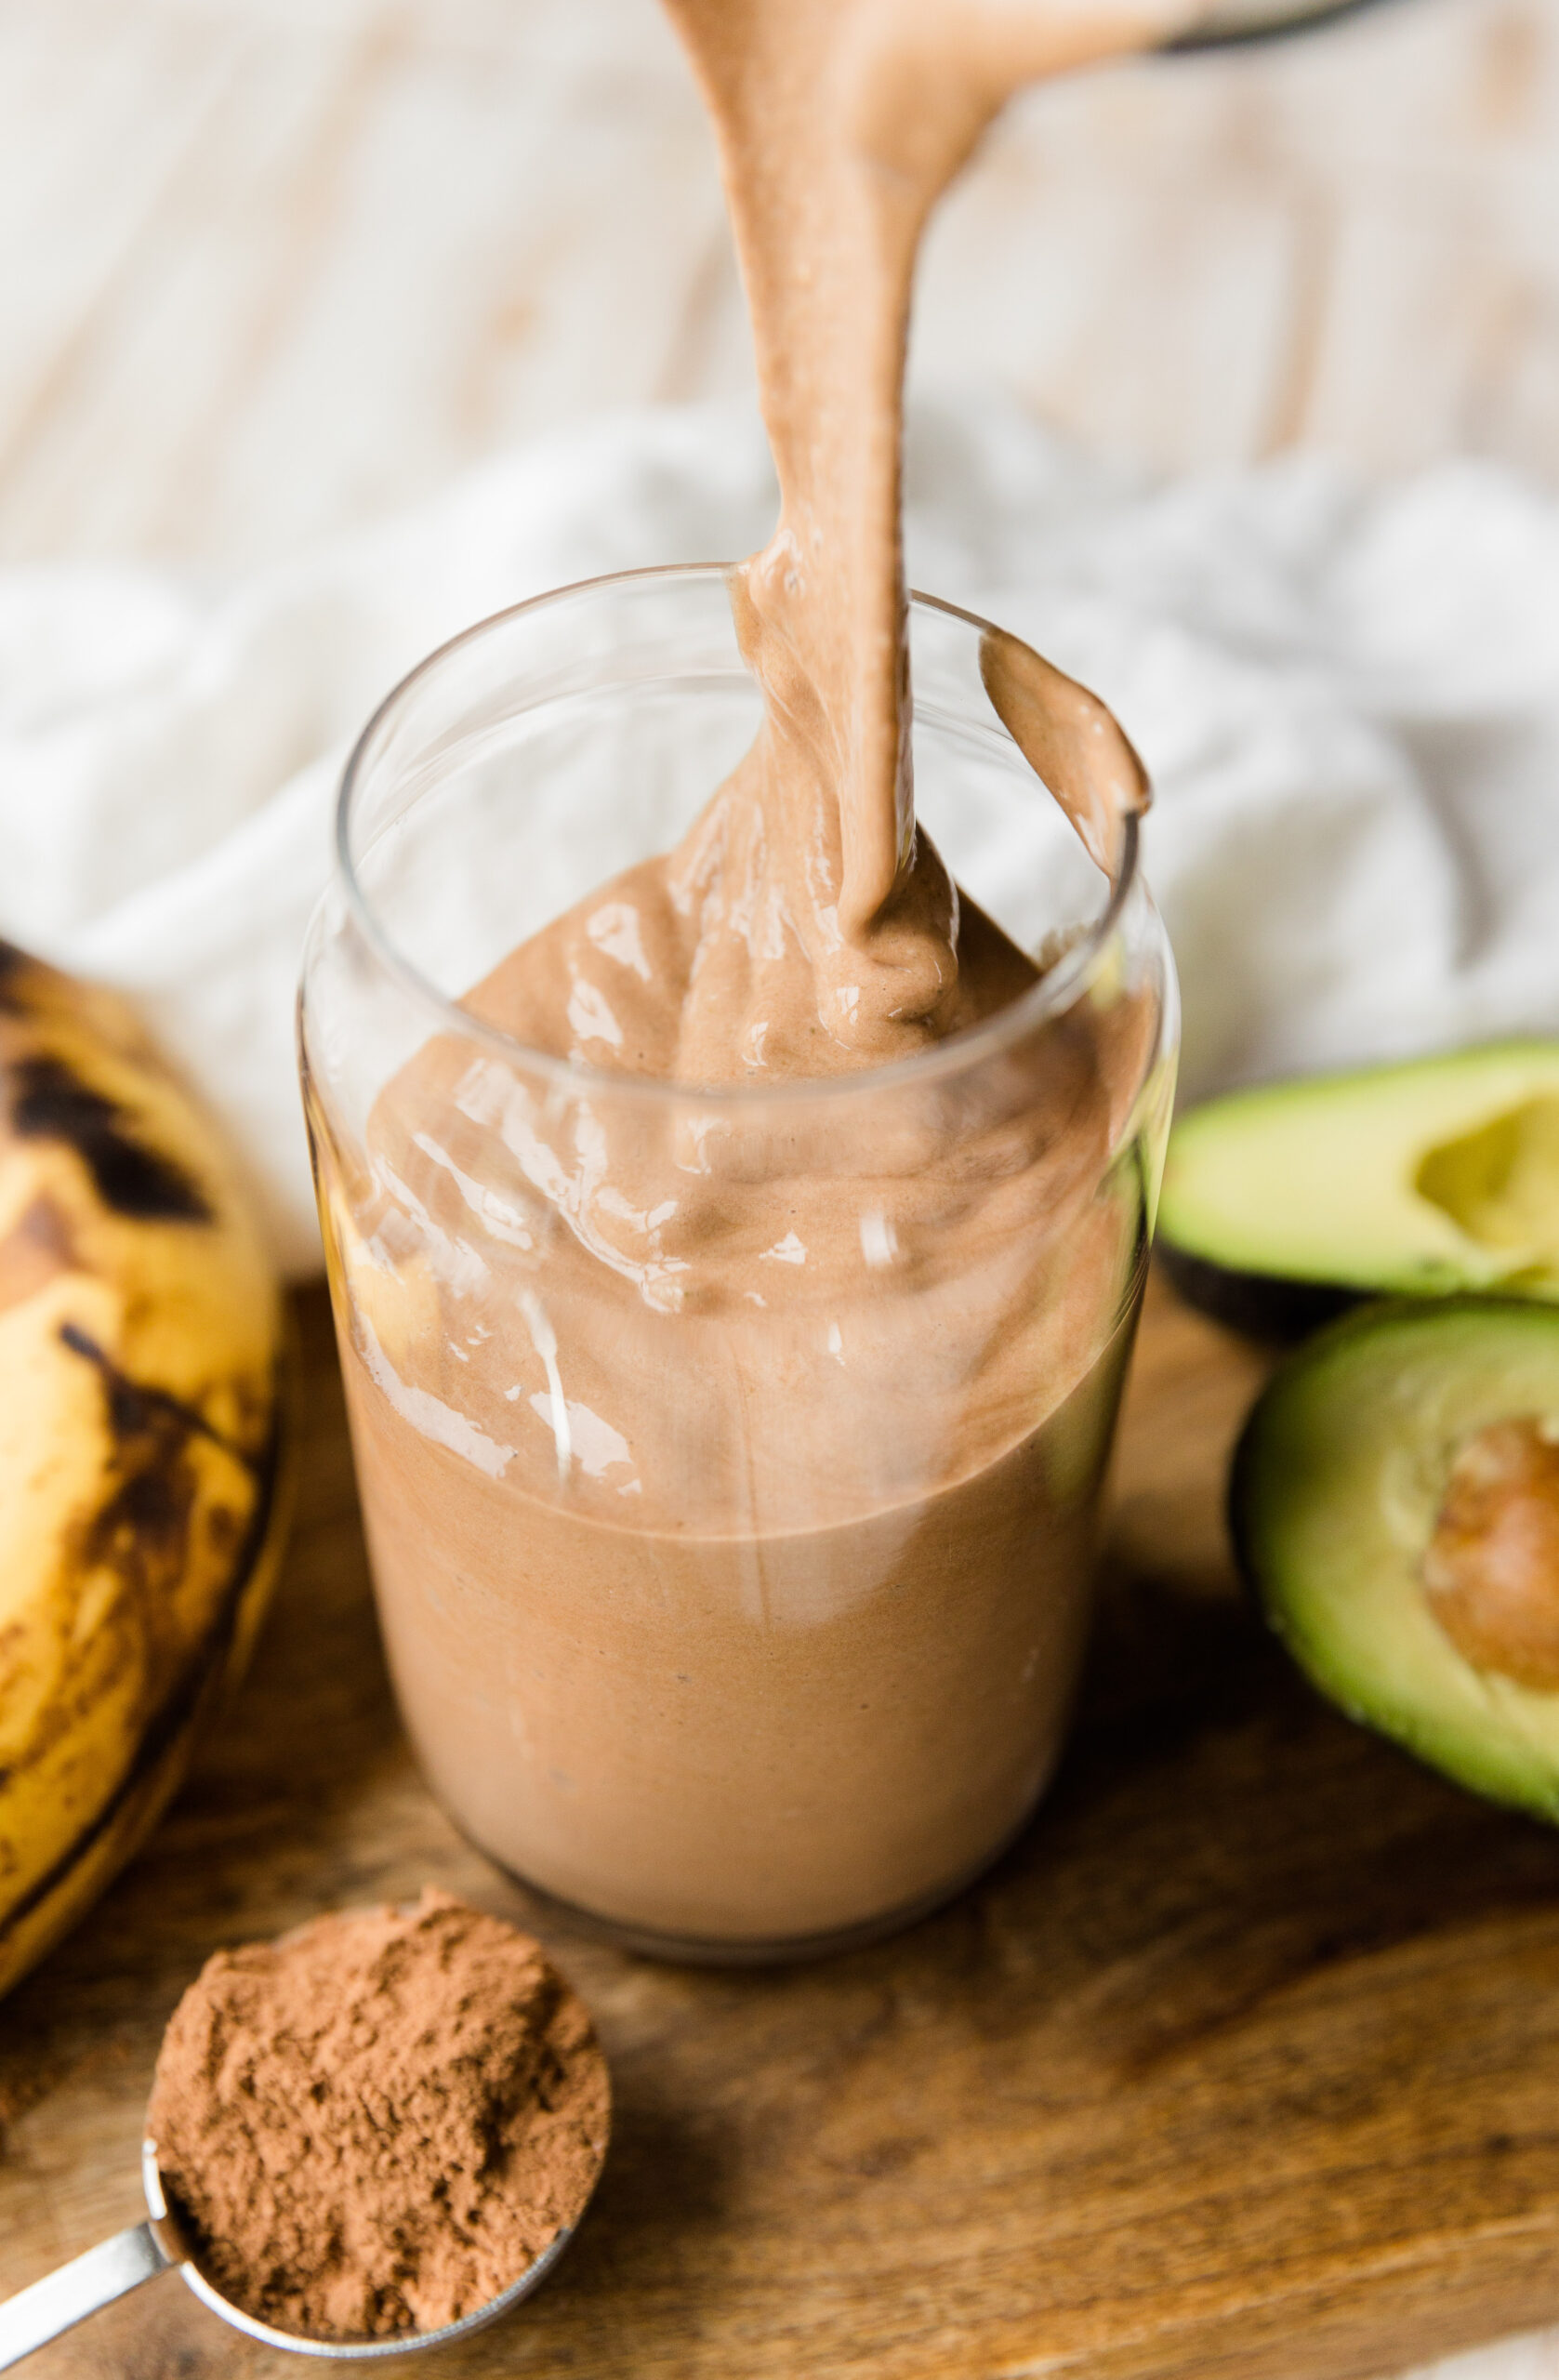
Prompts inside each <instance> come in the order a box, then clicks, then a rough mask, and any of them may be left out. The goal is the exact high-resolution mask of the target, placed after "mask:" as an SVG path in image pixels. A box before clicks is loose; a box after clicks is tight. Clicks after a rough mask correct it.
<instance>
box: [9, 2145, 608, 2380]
mask: <svg viewBox="0 0 1559 2380" xmlns="http://www.w3.org/2000/svg"><path fill="white" fill-rule="evenodd" d="M605 2157H606V2143H605V2141H604V2139H603V2140H602V2142H601V2152H600V2155H599V2156H598V2157H597V2159H596V2167H595V2172H594V2173H593V2174H592V2175H591V2176H590V2187H589V2189H588V2190H587V2191H586V2193H585V2205H588V2202H589V2199H590V2195H591V2193H592V2192H593V2190H594V2188H595V2186H596V2183H597V2182H598V2181H599V2180H600V2178H601V2166H602V2164H603V2163H604V2162H605ZM140 2176H141V2182H142V2185H143V2187H144V2188H145V2191H146V2204H147V2208H148V2210H149V2212H148V2215H147V2220H146V2221H145V2222H144V2223H134V2224H132V2225H131V2226H130V2228H129V2229H128V2230H127V2231H120V2232H117V2233H116V2234H115V2236H114V2237H113V2238H112V2240H104V2241H101V2242H100V2243H99V2245H98V2246H97V2247H96V2248H88V2249H87V2251H86V2254H85V2255H80V2256H77V2257H75V2258H74V2260H73V2262H72V2263H70V2264H68V2265H61V2266H60V2268H59V2271H58V2272H51V2273H47V2274H46V2275H45V2277H44V2279H43V2280H42V2281H34V2282H33V2285H32V2287H31V2288H30V2289H23V2290H19V2291H18V2293H17V2294H16V2295H15V2296H14V2297H7V2299H6V2301H5V2303H4V2304H3V2305H0V2372H4V2371H7V2370H8V2369H9V2367H10V2366H11V2365H12V2364H13V2363H20V2361H21V2360H22V2358H23V2357H24V2356H28V2355H31V2354H33V2351H34V2349H35V2348H37V2347H46V2345H47V2343H48V2341H49V2340H50V2339H57V2338H58V2337H59V2334H60V2333H61V2332H62V2331H69V2330H73V2329H74V2327H75V2325H76V2323H77V2322H83V2321H86V2317H87V2316H88V2314H96V2313H97V2312H98V2311H99V2308H100V2307H104V2306H112V2303H113V2301H114V2299H115V2298H116V2297H124V2296H126V2295H127V2294H129V2292H130V2291H131V2290H132V2289H139V2288H140V2286H141V2284H142V2282H143V2281H155V2280H156V2278H157V2276H158V2274H159V2273H164V2272H170V2271H175V2270H177V2271H178V2274H179V2275H180V2277H181V2278H182V2280H183V2281H185V2283H186V2284H187V2286H188V2287H189V2288H191V2289H192V2290H193V2291H194V2294H195V2295H196V2296H197V2297H198V2298H199V2299H200V2300H201V2302H202V2304H203V2305H205V2306H209V2307H210V2308H211V2311H212V2312H213V2313H214V2314H219V2315H220V2316H221V2318H222V2320H223V2321H224V2322H231V2324H232V2326H233V2328H234V2330H236V2331H246V2332H247V2333H248V2334H249V2336H250V2337H251V2338H252V2339H263V2340H264V2341H265V2344H266V2346H267V2347H285V2348H286V2349H287V2350H288V2352H289V2353H290V2354H292V2355H320V2356H331V2357H334V2358H335V2359H336V2360H337V2361H338V2362H343V2363H366V2362H368V2361H370V2360H371V2359H373V2358H374V2357H376V2356H384V2355H410V2354H411V2353H412V2352H413V2351H414V2349H415V2350H418V2351H420V2350H421V2349H422V2348H424V2347H451V2346H453V2345H454V2343H455V2341H456V2339H463V2338H468V2337H469V2335H470V2334H471V2332H473V2331H481V2330H485V2328H486V2326H487V2324H488V2323H489V2322H495V2321H497V2320H498V2317H499V2316H500V2315H501V2314H507V2313H508V2312H509V2307H511V2306H518V2305H519V2303H520V2300H521V2299H522V2297H528V2296H529V2295H530V2294H531V2292H532V2290H533V2289H538V2288H539V2287H540V2286H541V2283H542V2282H543V2281H545V2280H546V2278H547V2276H548V2273H549V2272H550V2271H551V2269H552V2268H553V2266H554V2265H555V2264H556V2263H557V2261H558V2259H559V2257H560V2256H561V2255H562V2253H563V2250H564V2249H565V2248H566V2247H567V2245H568V2243H569V2241H571V2240H572V2239H573V2237H574V2233H575V2228H577V2224H576V2223H575V2224H571V2225H567V2226H565V2227H564V2228H563V2229H562V2230H561V2231H560V2232H559V2233H558V2236H557V2238H556V2239H555V2240H553V2241H551V2243H550V2244H549V2245H548V2247H545V2248H543V2250H542V2252H541V2254H540V2255H539V2256H537V2257H536V2259H535V2262H534V2263H533V2264H529V2265H527V2266H526V2268H525V2269H524V2271H523V2272H522V2273H521V2274H520V2275H519V2276H518V2278H517V2279H516V2280H514V2281H510V2282H509V2286H508V2288H507V2289H501V2290H500V2291H499V2292H498V2294H497V2295H496V2297H490V2298H489V2299H488V2301H487V2303H486V2305H485V2306H479V2307H477V2309H476V2311H475V2313H474V2314H462V2315H461V2317H460V2320H459V2321H457V2322H444V2323H442V2324H441V2325H440V2327H439V2328H438V2329H437V2330H436V2331H396V2332H393V2333H392V2334H390V2336H389V2337H387V2338H382V2339H316V2338H307V2337H304V2336H302V2335H301V2334H299V2333H297V2331H278V2330H273V2329H272V2328H271V2324H270V2323H269V2322H262V2321H259V2320H258V2317H257V2316H256V2315H253V2314H246V2313H244V2310H243V2308H242V2307H238V2306H234V2305H232V2304H231V2303H230V2302H229V2300H228V2299H227V2298H225V2297H224V2296H223V2295H222V2294H221V2292H220V2291H219V2290H218V2289H217V2288H215V2287H214V2286H213V2284H212V2283H211V2282H210V2281H208V2280H207V2279H206V2277H205V2273H203V2272H202V2270H201V2268H200V2267H199V2265H198V2264H197V2263H196V2262H195V2260H194V2258H193V2256H192V2254H191V2252H190V2249H189V2246H188V2244H187V2243H186V2241H184V2239H183V2237H182V2235H181V2233H180V2231H179V2228H178V2221H177V2218H176V2217H175V2216H174V2215H172V2214H171V2213H170V2211H169V2208H168V2203H167V2199H166V2195H165V2192H164V2189H163V2176H162V2174H161V2172H160V2170H159V2168H158V2164H157V2144H156V2142H155V2141H154V2140H147V2141H143V2142H142V2143H141V2151H140ZM585 2205H581V2207H580V2210H579V2212H580V2214H581V2215H583V2213H584V2211H585Z"/></svg>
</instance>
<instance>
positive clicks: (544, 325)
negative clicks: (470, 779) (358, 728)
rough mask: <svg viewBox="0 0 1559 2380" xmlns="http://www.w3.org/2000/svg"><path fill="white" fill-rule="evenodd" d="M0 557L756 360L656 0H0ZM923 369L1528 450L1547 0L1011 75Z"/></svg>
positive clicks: (327, 492) (1118, 401)
mask: <svg viewBox="0 0 1559 2380" xmlns="http://www.w3.org/2000/svg"><path fill="white" fill-rule="evenodd" d="M0 287H4V289H5V291H6V306H5V310H4V313H3V316H0V562H26V561H33V560H41V559H54V558H63V557H75V558H86V557H111V556H112V557H124V558H129V557H138V558H140V557H145V558H163V559H171V560H176V561H180V562H192V563H196V564H199V563H219V564H221V565H224V566H231V565H235V564H243V563H245V562H254V561H258V560H262V559H267V558H270V557H271V556H273V555H275V554H277V553H279V552H283V551H285V550H287V549H291V548H293V547H295V546H297V544H298V543H299V542H300V541H303V540H308V539H310V538H312V537H314V536H318V535H321V534H324V533H327V532H329V531H332V530H335V529H337V528H339V527H342V526H345V525H348V524H350V523H352V522H356V521H360V520H362V519H363V518H365V517H369V516H372V515H374V514H377V513H379V512H381V511H383V510H384V509H387V508H393V507H397V506H400V505H402V504H403V503H405V502H406V501H408V500H410V499H413V498H415V497H416V496H421V495H424V494H426V493H427V492H429V490H431V489H433V488H434V487H436V486H437V485H439V484H440V483H442V482H443V480H444V479H446V478H447V476H448V475H449V474H450V473H451V472H452V471H454V470H455V469H456V468H457V467H459V466H460V465H462V464H464V463H466V462H468V461H470V460H472V459H473V458H475V457H478V456H482V455H484V454H486V453H489V452H491V451H492V450H494V449H495V448H498V447H501V446H503V445H506V444H509V443H511V442H513V441H514V440H515V439H517V438H521V437H523V436H524V435H526V434H527V433H530V432H534V431H536V430H544V429H548V428H551V427H553V426H556V425H558V424H560V423H562V422H566V421H573V420H575V419H578V418H579V417H583V416H585V415H588V414H590V413H594V412H598V411H601V410H606V409H611V408H614V407H617V406H621V405H624V404H628V403H639V402H641V401H644V400H654V399H672V400H675V399H685V398H691V397H699V396H704V395H716V394H729V393H731V392H733V391H741V390H745V389H746V388H748V387H750V383H751V364H750V357H749V350H748V345H747V337H746V324H745V321H744V316H743V309H742V304H741V298H740V292H739V290H738V287H737V284H736V278H735V273H734V269H733V263H732V258H731V253H730V249H729V245H728V242H727V236H726V231H725V226H724V220H723V217H722V213H721V208H720V193H719V189H718V186H717V181H716V177H715V171H714V165H713V160H712V155H711V151H710V145H709V141H708V138H707V132H706V130H705V126H704V124H703V121H702V118H701V115H700V112H699V110H698V108H697V105H696V102H695V100H694V95H693V92H692V90H691V88H690V86H689V83H688V79H687V76H686V74H685V73H684V71H683V68H682V65H681V61H680V57H679V55H678V53H677V52H676V50H675V48H674V46H673V44H672V41H671V38H670V36H669V34H668V33H667V29H666V27H665V25H664V23H663V21H662V20H661V16H660V13H659V10H658V9H657V7H655V6H654V0H48V5H47V6H40V5H39V0H0ZM914 369H915V376H916V378H917V379H918V382H919V383H920V384H921V385H922V386H931V385H934V384H935V383H936V382H937V381H938V380H940V379H956V380H957V381H958V384H959V385H960V386H967V385H968V384H969V383H970V381H971V380H974V381H977V382H978V381H984V382H986V383H988V384H990V385H992V386H994V387H997V388H999V389H1002V390H1007V391H1008V392H1010V393H1011V394H1014V395H1016V396H1017V397H1018V398H1019V399H1020V400H1021V401H1022V402H1023V403H1024V404H1025V405H1027V406H1029V407H1030V408H1032V409H1033V410H1034V411H1035V412H1036V413H1037V414H1038V415H1040V416H1042V417H1045V418H1047V419H1049V420H1050V421H1051V422H1053V423H1055V424H1057V425H1059V426H1061V427H1062V428H1064V430H1068V431H1070V432H1073V433H1076V434H1077V436H1079V437H1080V438H1082V439H1083V440H1084V441H1085V442H1087V443H1090V444H1091V445H1094V446H1096V447H1100V448H1103V449H1104V450H1106V451H1108V452H1111V453H1114V454H1121V455H1126V456H1133V457H1137V458H1141V459H1143V460H1144V461H1146V462H1147V463H1149V464H1153V465H1161V466H1167V467H1196V466H1207V465H1217V464H1220V463H1225V462H1240V461H1245V460H1249V459H1252V458H1257V457H1260V456H1264V455H1268V454H1271V453H1273V452H1275V451H1277V450H1279V449H1281V448H1284V447H1287V446H1289V445H1292V444H1295V443H1302V444H1309V445H1318V446H1322V447H1325V448H1328V449H1329V450H1331V451H1333V452H1335V453H1339V454H1341V455H1342V456H1346V457H1349V458H1351V459H1353V460H1354V461H1356V462H1357V463H1359V464H1361V465H1363V466H1365V467H1366V468H1367V469H1371V470H1375V471H1384V472H1393V471H1396V470H1399V469H1408V468H1411V467H1413V466H1415V465H1418V464H1420V463H1422V462H1424V461H1427V460H1429V459H1431V458H1433V456H1438V455H1442V454H1445V453H1447V452H1451V451H1458V452H1473V453H1476V454H1481V455H1486V456H1495V457H1498V458H1500V459H1502V460H1504V461H1506V462H1509V463H1511V464H1513V465H1516V466H1518V467H1520V468H1522V469H1526V470H1527V471H1529V472H1531V473H1534V474H1536V475H1537V476H1538V477H1539V480H1540V481H1542V482H1544V483H1548V484H1550V485H1552V484H1553V483H1559V0H1385V5H1383V6H1381V7H1379V8H1373V9H1368V10H1366V11H1364V12H1363V13H1362V14H1360V15H1357V16H1355V17H1353V18H1350V19H1348V20H1344V21H1342V22H1341V23H1339V24H1337V25H1335V26H1332V27H1329V28H1327V29H1325V30H1323V31H1320V32H1316V33H1311V34H1309V35H1308V36H1306V37H1304V38H1302V39H1294V40H1288V41H1284V42H1280V43H1274V44H1270V45H1263V46H1258V47H1254V48H1250V49H1247V50H1240V51H1226V52H1222V53H1216V54H1204V55H1198V56H1191V57H1182V58H1172V59H1153V60H1147V61H1143V62H1142V63H1139V64H1134V65H1131V66H1128V67H1123V68H1114V69H1111V70H1109V71H1107V72H1104V73H1097V74H1095V75H1093V76H1091V77H1089V78H1087V79H1086V80H1082V81H1078V82H1076V83H1072V84H1069V85H1066V86H1062V87H1058V88H1055V89H1051V90H1048V91H1042V92H1039V93H1036V94H1033V95H1031V96H1030V97H1029V98H1027V99H1024V101H1022V102H1021V103H1020V104H1019V105H1017V106H1016V107H1014V108H1013V109H1012V110H1011V112H1010V113H1009V115H1008V116H1007V117H1006V119H1005V120H1004V121H1003V122H1002V123H1001V124H1000V125H999V126H997V130H996V132H995V134H994V135H993V137H992V138H991V139H990V141H989V143H988V145H987V147H986V149H985V151H984V153H983V155H982V157H981V158H980V160H979V162H978V164H977V165H976V166H975V168H974V169H973V171H972V172H971V174H970V176H969V177H968V179H966V181H965V182H964V184H963V185H962V187H961V188H960V189H959V190H958V192H956V193H955V195H954V197H953V199H952V201H951V203H950V204H949V205H947V207H946V208H945V212H944V215H943V217H942V218H941V219H940V221H939V222H938V224H937V226H936V228H935V230H934V231H933V234H932V237H931V246H930V251H929V255H928V258H927V262H926V268H925V273H924V280H923V288H922V298H921V306H920V311H919V315H918V324H917V331H916V354H915V366H914Z"/></svg>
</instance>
